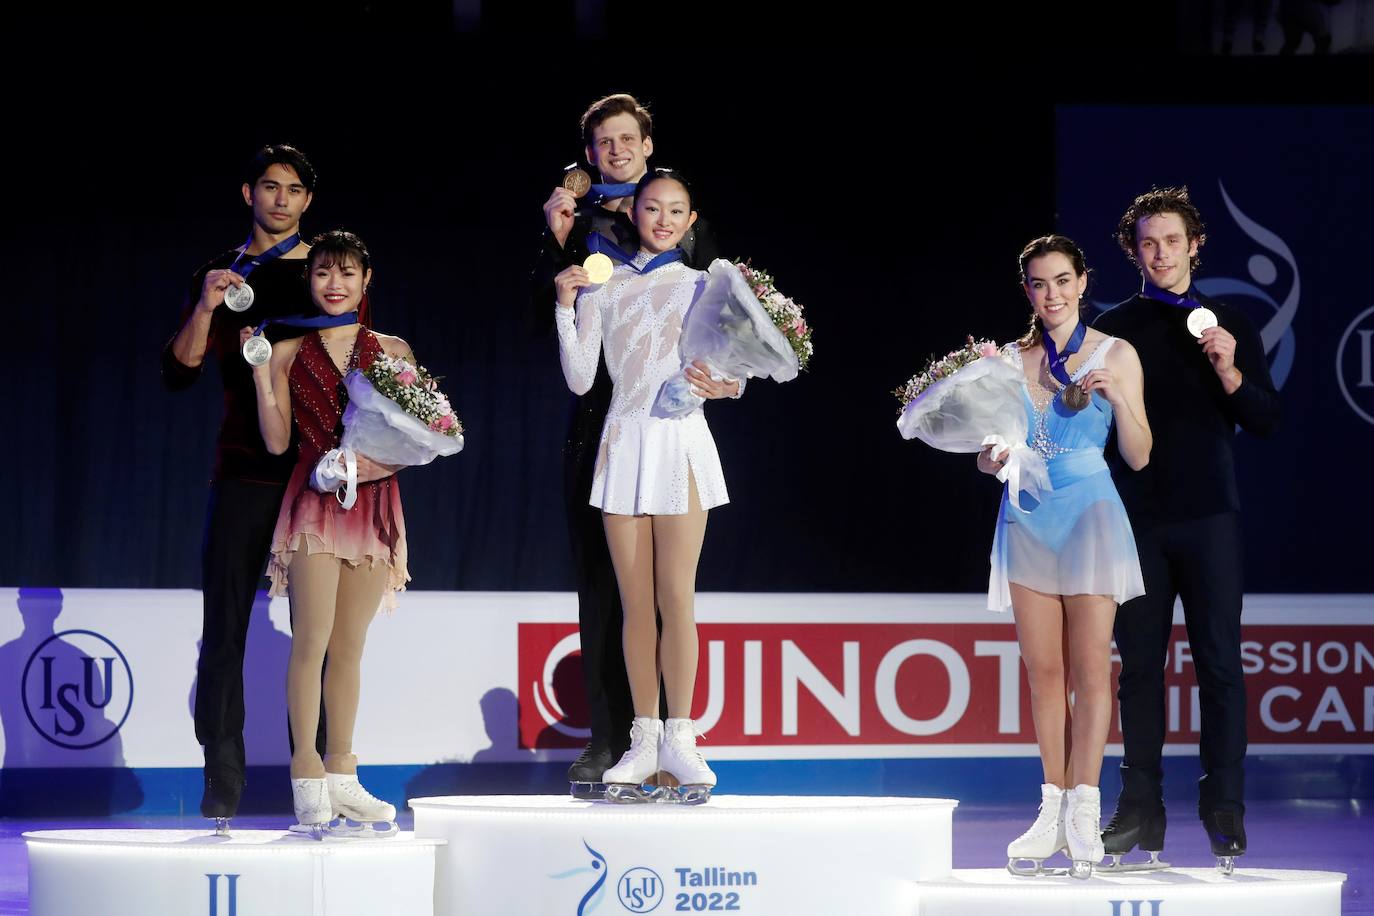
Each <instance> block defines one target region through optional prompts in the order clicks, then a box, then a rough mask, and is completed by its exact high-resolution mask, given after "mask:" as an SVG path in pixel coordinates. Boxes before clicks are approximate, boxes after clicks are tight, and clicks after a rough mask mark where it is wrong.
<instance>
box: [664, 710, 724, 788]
mask: <svg viewBox="0 0 1374 916" xmlns="http://www.w3.org/2000/svg"><path fill="white" fill-rule="evenodd" d="M658 767H659V769H661V770H664V771H666V772H667V773H668V774H669V775H671V776H672V777H673V778H674V779H676V780H677V782H678V785H677V788H676V789H672V790H670V791H671V792H672V800H673V801H676V802H680V803H681V804H684V805H699V804H701V803H702V802H705V801H707V800H709V799H710V797H711V790H712V789H714V788H715V787H716V774H715V773H713V772H711V768H710V767H708V766H707V765H706V760H705V758H703V757H702V756H701V752H700V751H698V750H697V731H696V723H695V722H693V721H692V720H691V719H669V720H668V721H666V722H664V723H663V740H662V742H660V743H659V746H658Z"/></svg>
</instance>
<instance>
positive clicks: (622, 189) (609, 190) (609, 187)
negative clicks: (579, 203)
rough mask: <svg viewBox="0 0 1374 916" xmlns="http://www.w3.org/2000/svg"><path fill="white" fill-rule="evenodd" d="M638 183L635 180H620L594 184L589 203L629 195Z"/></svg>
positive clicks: (600, 202) (588, 199) (597, 202)
mask: <svg viewBox="0 0 1374 916" xmlns="http://www.w3.org/2000/svg"><path fill="white" fill-rule="evenodd" d="M636 187H638V185H637V184H636V183H635V182H633V181H630V182H620V183H618V184H594V185H592V188H591V190H590V191H589V192H587V193H588V196H587V203H589V204H593V205H596V204H603V203H605V202H606V201H608V200H617V199H618V198H621V197H629V196H630V195H632V194H634V192H635V188H636Z"/></svg>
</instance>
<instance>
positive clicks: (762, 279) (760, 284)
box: [735, 261, 814, 371]
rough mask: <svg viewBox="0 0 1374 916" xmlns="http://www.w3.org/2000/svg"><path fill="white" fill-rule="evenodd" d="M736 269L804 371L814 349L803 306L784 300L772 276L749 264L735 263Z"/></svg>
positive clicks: (790, 300) (744, 262)
mask: <svg viewBox="0 0 1374 916" xmlns="http://www.w3.org/2000/svg"><path fill="white" fill-rule="evenodd" d="M735 266H736V267H737V268H739V272H740V275H741V276H743V277H744V282H745V283H748V284H749V288H750V289H751V290H753V291H754V295H755V296H757V297H758V299H759V303H760V304H761V305H762V306H763V310H764V311H765V312H767V313H768V317H769V318H771V319H773V326H774V327H776V328H777V329H778V330H779V331H782V336H784V337H786V338H787V342H788V343H789V344H791V345H792V352H794V353H796V354H797V367H798V368H799V369H801V370H803V371H805V370H806V367H807V364H808V363H810V362H811V354H812V352H813V349H814V348H813V347H812V346H811V327H810V326H809V325H808V324H807V323H806V316H805V315H803V314H802V307H801V303H800V302H796V301H794V300H793V299H791V298H790V297H788V296H784V295H783V294H782V292H781V291H780V290H779V289H778V287H777V285H776V284H774V282H773V275H772V274H769V273H766V272H764V271H762V270H760V269H758V268H757V267H754V266H752V265H751V264H750V263H749V262H748V261H736V262H735Z"/></svg>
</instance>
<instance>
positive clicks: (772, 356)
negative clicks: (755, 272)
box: [653, 258, 800, 417]
mask: <svg viewBox="0 0 1374 916" xmlns="http://www.w3.org/2000/svg"><path fill="white" fill-rule="evenodd" d="M704 282H705V285H704V287H703V288H702V290H701V292H700V293H698V294H697V297H696V300H695V301H694V302H693V303H692V307H691V308H690V309H688V311H687V315H686V317H685V318H684V319H683V321H682V338H681V340H680V341H679V344H678V350H679V352H680V353H681V354H682V365H683V368H686V367H687V366H689V365H691V364H692V362H693V361H694V360H701V361H702V362H704V363H706V364H707V366H709V367H710V369H711V373H710V374H711V377H712V378H717V379H719V378H722V377H725V378H736V379H739V378H766V377H769V376H771V377H772V378H773V379H774V380H776V381H779V382H787V381H791V380H792V379H794V378H796V377H797V372H798V371H799V369H800V367H799V365H798V363H797V354H796V353H795V352H793V350H792V345H791V344H790V343H788V342H787V337H786V336H785V335H784V334H783V333H782V331H779V330H778V328H777V326H776V325H774V324H773V320H772V319H771V318H769V317H768V312H767V311H765V310H764V307H763V304H762V303H760V302H759V300H758V297H757V296H755V295H754V291H753V290H752V289H750V288H749V284H748V283H747V282H746V281H745V279H744V276H743V275H742V274H741V273H740V272H739V268H738V267H736V266H735V265H734V264H732V263H730V262H729V261H726V260H724V259H721V258H718V259H717V260H715V261H712V262H711V266H710V267H708V268H707V269H706V279H705V281H704ZM704 403H705V398H702V397H701V396H699V395H695V394H692V383H691V382H690V381H688V380H687V378H686V376H684V375H682V374H681V373H679V374H677V375H675V376H673V377H672V378H670V379H669V380H668V381H666V382H664V383H663V387H662V388H661V389H659V392H658V399H657V400H656V401H655V402H654V410H653V413H654V416H659V417H675V416H680V415H682V414H686V413H691V412H692V411H693V410H696V409H697V408H698V407H700V406H701V405H702V404H704Z"/></svg>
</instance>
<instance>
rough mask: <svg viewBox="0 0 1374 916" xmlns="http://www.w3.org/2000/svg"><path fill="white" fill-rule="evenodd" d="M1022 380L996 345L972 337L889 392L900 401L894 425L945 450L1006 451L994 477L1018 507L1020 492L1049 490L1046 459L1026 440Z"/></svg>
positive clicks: (906, 436) (1033, 494)
mask: <svg viewBox="0 0 1374 916" xmlns="http://www.w3.org/2000/svg"><path fill="white" fill-rule="evenodd" d="M1024 384H1025V382H1024V379H1023V377H1022V374H1021V370H1019V369H1017V368H1016V366H1014V365H1012V364H1011V363H1010V362H1008V361H1007V360H1006V359H1003V358H1002V356H1001V355H1000V353H999V351H998V349H997V345H996V344H995V343H993V342H992V341H990V340H974V339H973V338H972V337H971V336H970V337H969V338H968V339H967V343H965V345H964V346H963V347H962V348H960V349H958V350H955V351H954V352H952V353H947V354H945V355H944V356H942V357H940V358H939V359H935V358H933V357H932V358H931V360H930V362H929V363H927V364H926V367H925V368H924V369H922V370H921V371H920V372H918V373H917V374H916V375H914V376H912V377H911V379H910V380H909V381H908V382H907V383H906V384H905V385H904V386H902V387H901V388H898V389H897V390H896V391H894V392H892V393H893V394H894V395H896V396H897V399H898V400H899V401H901V402H902V408H901V410H900V412H899V415H898V418H897V429H898V431H899V432H901V434H902V438H904V439H912V438H916V439H920V440H921V441H922V442H924V443H926V444H927V445H930V446H933V447H935V448H938V449H939V450H940V451H943V452H978V451H982V450H983V449H984V448H986V447H988V446H992V449H993V454H994V455H996V454H998V453H1000V452H1001V451H1002V450H1003V449H1008V450H1009V451H1008V454H1007V459H1006V463H1005V464H1004V465H1003V466H1002V470H1000V471H998V473H997V479H998V480H1001V481H1003V482H1006V483H1007V484H1008V492H1009V495H1010V499H1011V503H1012V505H1013V506H1015V507H1016V508H1017V509H1020V508H1021V493H1023V492H1025V493H1028V494H1030V496H1031V497H1032V498H1038V497H1039V495H1040V494H1041V493H1042V492H1045V491H1048V490H1051V489H1053V487H1052V486H1051V485H1050V476H1049V469H1048V468H1047V467H1046V466H1045V460H1044V459H1043V458H1041V457H1040V455H1039V453H1037V452H1036V451H1034V450H1033V449H1032V448H1030V446H1028V445H1027V444H1026V433H1027V431H1028V427H1029V421H1028V420H1027V418H1026V407H1025V402H1024V400H1023V397H1022V388H1023V387H1024ZM1026 511H1028V510H1026Z"/></svg>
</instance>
